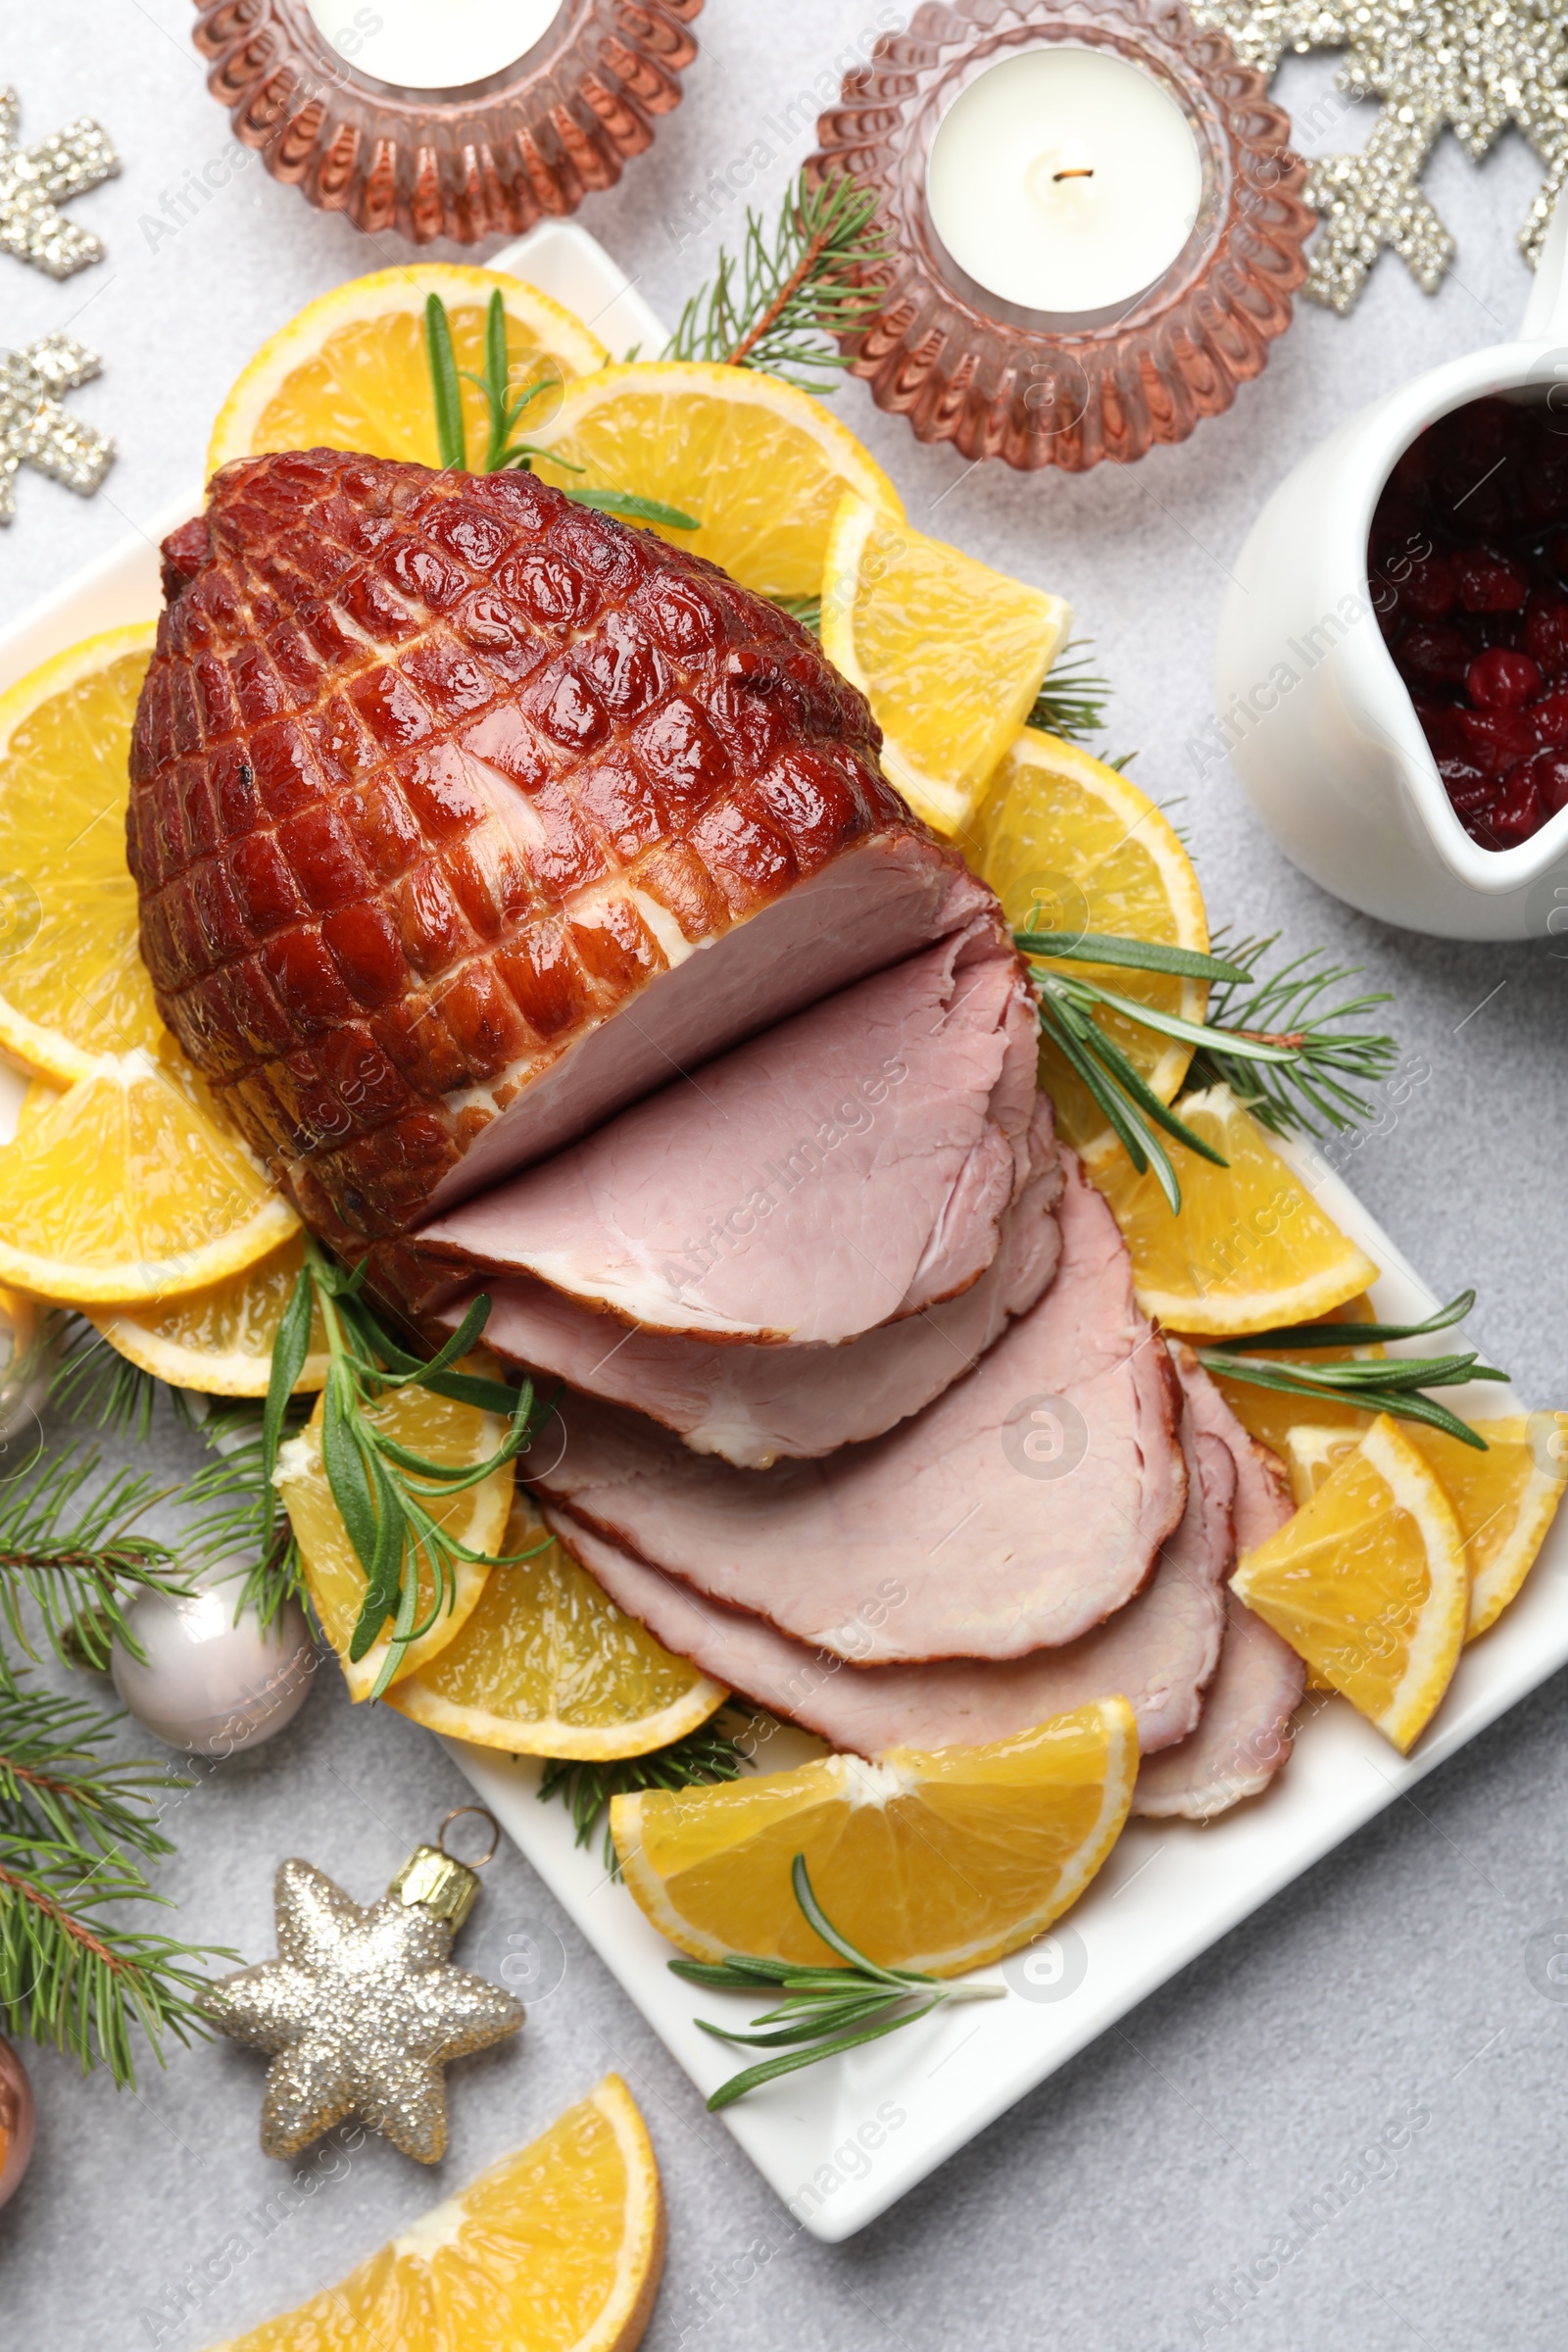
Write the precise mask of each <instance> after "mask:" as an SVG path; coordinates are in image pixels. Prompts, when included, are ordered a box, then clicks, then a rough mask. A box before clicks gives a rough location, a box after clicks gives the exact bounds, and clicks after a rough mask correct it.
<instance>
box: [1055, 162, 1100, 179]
mask: <svg viewBox="0 0 1568 2352" xmlns="http://www.w3.org/2000/svg"><path fill="white" fill-rule="evenodd" d="M1051 176H1052V178H1053V180H1058V179H1093V178H1094V176H1095V174H1094V171H1093V169H1092V167H1090V166H1088V165H1084V164H1080V165H1079V166H1078V167H1077V169H1076V170H1075V171H1072V172H1053V173H1052V174H1051Z"/></svg>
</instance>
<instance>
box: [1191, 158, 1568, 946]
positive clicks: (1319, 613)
mask: <svg viewBox="0 0 1568 2352" xmlns="http://www.w3.org/2000/svg"><path fill="white" fill-rule="evenodd" d="M1488 393H1503V394H1505V395H1512V396H1514V397H1515V398H1518V399H1522V400H1534V401H1537V402H1541V403H1545V402H1547V401H1548V400H1549V403H1550V406H1551V408H1552V410H1553V412H1554V413H1555V412H1557V411H1559V410H1560V412H1561V416H1562V429H1563V431H1564V433H1565V434H1568V193H1565V194H1564V195H1563V196H1561V197H1560V198H1559V199H1558V203H1557V208H1556V211H1555V213H1554V215H1553V217H1552V221H1551V226H1550V229H1549V230H1548V232H1547V236H1546V243H1545V250H1544V253H1543V255H1542V258H1541V266H1540V268H1539V269H1538V270H1537V272H1536V282H1535V284H1534V285H1533V287H1532V288H1531V291H1530V299H1529V301H1528V303H1527V304H1526V306H1525V314H1524V318H1523V319H1522V321H1521V323H1520V328H1519V336H1518V340H1517V341H1515V342H1512V343H1498V344H1496V345H1495V346H1494V347H1493V348H1492V349H1491V350H1490V351H1478V352H1472V353H1471V354H1470V355H1469V356H1468V357H1467V358H1464V359H1460V360H1450V361H1449V362H1448V363H1447V365H1446V367H1442V368H1433V369H1432V370H1431V371H1430V373H1428V374H1426V375H1420V376H1417V377H1416V378H1415V380H1414V381H1413V382H1411V383H1408V384H1405V385H1402V386H1401V387H1400V389H1399V390H1398V391H1397V392H1391V393H1389V394H1388V395H1387V396H1386V397H1385V398H1384V399H1382V400H1378V401H1374V402H1373V404H1372V406H1371V407H1370V408H1367V409H1363V410H1362V411H1361V413H1360V415H1359V416H1357V417H1351V419H1350V421H1349V422H1348V424H1343V425H1342V426H1341V427H1340V429H1339V431H1338V432H1336V433H1332V434H1331V435H1330V436H1329V438H1328V439H1327V440H1326V441H1324V442H1322V443H1321V444H1320V445H1319V446H1318V448H1316V449H1315V450H1314V451H1313V452H1312V454H1311V455H1310V457H1307V458H1304V459H1303V460H1302V462H1301V463H1300V465H1299V466H1297V467H1296V469H1295V471H1294V472H1293V473H1291V474H1289V475H1288V476H1287V477H1286V479H1285V480H1284V481H1283V482H1282V483H1281V484H1280V486H1279V488H1278V489H1277V490H1276V491H1275V493H1274V495H1273V497H1272V498H1271V499H1270V500H1269V503H1268V505H1267V506H1266V507H1265V508H1264V510H1263V512H1262V514H1261V515H1259V516H1258V519H1257V521H1256V522H1255V524H1254V525H1253V527H1252V530H1251V532H1250V535H1249V538H1248V540H1247V544H1246V546H1245V547H1244V548H1243V550H1242V553H1241V555H1240V557H1239V558H1238V560H1237V564H1236V577H1235V584H1234V585H1233V586H1232V587H1231V589H1230V590H1229V592H1228V593H1227V595H1226V599H1225V606H1224V612H1223V614H1222V616H1221V620H1220V630H1219V646H1218V653H1217V657H1216V666H1215V687H1216V701H1215V719H1214V721H1213V724H1212V726H1211V728H1210V729H1209V731H1208V733H1207V735H1206V736H1200V737H1198V738H1195V739H1194V742H1193V744H1192V745H1191V746H1190V747H1189V749H1190V751H1191V752H1192V755H1193V758H1194V760H1195V762H1196V764H1197V765H1198V766H1199V768H1200V769H1206V768H1208V767H1210V766H1212V765H1216V764H1217V763H1218V761H1219V760H1221V759H1222V758H1223V757H1224V755H1225V754H1226V753H1227V752H1228V753H1229V755H1230V758H1231V760H1232V762H1233V764H1234V766H1235V768H1236V772H1237V774H1238V775H1239V776H1240V778H1241V780H1242V784H1243V786H1244V788H1245V790H1246V792H1247V795H1248V798H1249V799H1250V801H1251V803H1252V806H1253V808H1254V809H1256V810H1257V812H1258V814H1259V816H1260V817H1261V818H1262V820H1263V822H1264V824H1265V825H1267V827H1268V829H1269V831H1270V832H1271V833H1272V834H1273V835H1274V838H1275V839H1276V841H1278V843H1279V844H1280V847H1281V848H1282V849H1283V850H1284V851H1285V852H1286V854H1287V855H1288V856H1289V857H1290V858H1294V859H1295V861H1296V863H1297V864H1298V865H1299V866H1300V868H1301V870H1302V871H1303V873H1307V874H1310V875H1311V877H1312V879H1313V881H1314V882H1320V883H1321V884H1322V885H1323V887H1324V889H1325V890H1331V891H1333V892H1334V893H1335V894H1336V896H1337V897H1339V898H1342V899H1346V900H1348V902H1349V904H1350V905H1351V906H1352V907H1360V908H1361V909H1362V910H1363V912H1365V913H1367V914H1375V915H1378V916H1381V917H1382V918H1383V919H1384V920H1385V921H1387V922H1391V923H1402V924H1404V925H1405V926H1406V927H1407V928H1408V929H1410V930H1412V931H1430V932H1436V933H1437V934H1438V935H1439V936H1440V937H1442V938H1446V939H1525V938H1533V937H1541V936H1544V935H1546V934H1548V933H1551V934H1556V935H1561V934H1563V933H1565V932H1568V809H1560V810H1559V811H1558V813H1557V814H1556V815H1555V816H1553V817H1551V818H1549V819H1548V820H1547V822H1546V823H1545V824H1544V825H1543V826H1542V828H1541V830H1540V832H1538V833H1536V834H1535V835H1533V836H1532V838H1531V839H1530V840H1529V841H1526V842H1521V843H1520V844H1519V845H1518V847H1517V848H1515V849H1510V850H1485V849H1482V848H1481V846H1480V845H1479V843H1476V842H1473V841H1472V840H1471V839H1470V837H1469V836H1468V834H1467V833H1466V832H1465V830H1464V828H1463V826H1462V825H1461V824H1460V822H1459V819H1458V817H1457V816H1456V815H1455V814H1454V812H1453V809H1451V807H1450V806H1449V803H1448V797H1447V794H1446V792H1445V791H1444V788H1443V779H1442V777H1441V776H1440V775H1439V774H1438V768H1437V761H1436V760H1435V759H1434V757H1433V754H1432V752H1431V749H1430V748H1429V746H1428V744H1427V740H1426V737H1425V736H1424V735H1423V733H1422V731H1421V722H1420V720H1419V719H1418V718H1417V717H1416V714H1415V708H1414V706H1413V704H1412V703H1411V701H1410V697H1409V695H1408V693H1407V692H1406V690H1405V686H1404V683H1403V681H1402V679H1401V678H1400V677H1399V674H1398V672H1397V669H1396V668H1395V666H1394V661H1393V657H1392V656H1391V654H1390V653H1389V650H1388V648H1387V646H1386V645H1385V644H1384V642H1383V636H1382V632H1381V630H1380V629H1379V627H1378V622H1377V614H1376V612H1375V611H1374V608H1373V601H1372V599H1373V595H1374V588H1373V584H1372V583H1371V582H1370V581H1369V579H1368V576H1367V533H1368V529H1369V527H1370V525H1371V521H1372V514H1373V510H1374V508H1375V507H1376V505H1377V502H1378V497H1379V494H1380V492H1381V491H1382V489H1383V486H1384V484H1385V483H1386V482H1387V480H1388V478H1389V475H1390V474H1391V473H1392V471H1393V470H1394V467H1395V466H1396V464H1397V461H1398V459H1399V457H1400V456H1401V454H1402V453H1403V452H1404V451H1405V450H1406V449H1407V448H1408V447H1409V445H1410V443H1411V442H1412V441H1413V440H1414V439H1415V437H1416V435H1417V434H1418V433H1420V432H1421V431H1423V430H1424V429H1425V427H1426V426H1427V425H1429V424H1431V423H1432V422H1433V421H1434V419H1435V418H1437V417H1443V416H1446V415H1447V413H1448V412H1449V410H1451V409H1457V408H1462V407H1463V406H1464V404H1465V403H1466V402H1467V401H1472V400H1479V399H1480V398H1482V397H1483V395H1485V394H1488ZM1563 520H1564V523H1565V524H1568V515H1564V517H1563Z"/></svg>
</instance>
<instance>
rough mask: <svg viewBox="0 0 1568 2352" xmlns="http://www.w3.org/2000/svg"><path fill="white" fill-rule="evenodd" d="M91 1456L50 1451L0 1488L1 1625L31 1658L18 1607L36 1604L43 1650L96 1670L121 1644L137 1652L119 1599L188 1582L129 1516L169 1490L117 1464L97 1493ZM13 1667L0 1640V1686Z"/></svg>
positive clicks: (176, 1589) (179, 1588) (177, 1589)
mask: <svg viewBox="0 0 1568 2352" xmlns="http://www.w3.org/2000/svg"><path fill="white" fill-rule="evenodd" d="M98 1466H99V1464H98V1455H97V1454H96V1453H95V1452H89V1453H85V1454H79V1455H78V1454H74V1453H71V1452H67V1453H64V1454H60V1455H57V1456H56V1457H55V1459H54V1460H52V1461H47V1462H44V1463H43V1464H41V1465H40V1466H39V1467H37V1468H35V1469H34V1470H33V1471H31V1472H30V1473H29V1474H28V1475H27V1476H25V1478H21V1479H18V1480H17V1481H16V1482H15V1483H14V1484H13V1485H12V1487H11V1488H10V1489H8V1490H7V1489H0V1627H3V1628H4V1629H5V1630H6V1631H8V1632H9V1633H10V1634H11V1636H12V1638H13V1640H14V1641H15V1642H17V1643H18V1645H19V1646H20V1647H21V1648H22V1649H23V1650H24V1651H25V1652H26V1654H27V1655H28V1656H29V1657H31V1656H35V1655H36V1654H37V1653H36V1652H35V1651H34V1649H33V1647H32V1643H31V1642H30V1640H29V1638H28V1633H27V1629H26V1626H25V1623H24V1619H23V1613H22V1601H23V1597H24V1595H25V1596H26V1597H27V1598H29V1599H30V1600H31V1601H32V1603H33V1606H34V1607H35V1609H36V1611H37V1614H38V1619H39V1622H40V1623H41V1625H42V1627H43V1631H44V1634H45V1636H46V1638H47V1640H48V1642H49V1645H50V1647H51V1648H52V1649H53V1650H54V1652H55V1654H56V1655H57V1656H58V1657H60V1658H62V1659H64V1660H65V1661H66V1663H67V1664H68V1665H78V1664H79V1665H86V1666H89V1667H92V1668H93V1669H95V1670H96V1671H98V1672H104V1671H106V1670H107V1668H108V1665H109V1646H110V1643H111V1642H113V1641H115V1640H117V1639H118V1640H119V1641H121V1642H123V1643H124V1644H125V1646H126V1648H127V1649H129V1650H130V1651H131V1652H132V1653H133V1654H134V1655H136V1656H138V1657H139V1656H140V1654H141V1652H140V1649H139V1648H138V1646H137V1643H136V1641H135V1638H134V1636H133V1635H132V1633H131V1630H130V1627H129V1625H128V1623H127V1622H126V1618H125V1613H124V1605H125V1601H126V1600H127V1598H129V1597H130V1596H131V1595H132V1594H133V1593H136V1592H138V1591H149V1590H151V1591H155V1592H161V1593H182V1592H185V1591H188V1589H189V1579H188V1577H187V1576H186V1574H185V1572H184V1571H183V1570H182V1569H181V1567H180V1565H179V1563H178V1561H177V1560H176V1559H175V1557H174V1555H173V1553H172V1551H171V1550H170V1548H169V1546H168V1545H167V1544H161V1543H159V1542H157V1541H156V1539H155V1538H153V1537H151V1536H144V1535H138V1534H137V1533H136V1532H135V1522H136V1521H137V1520H138V1519H140V1518H141V1517H142V1516H143V1514H144V1513H145V1512H146V1511H148V1510H149V1509H150V1508H151V1506H152V1505H153V1504H154V1503H155V1502H161V1501H163V1500H164V1499H165V1497H166V1495H167V1494H168V1493H169V1490H168V1489H159V1488H155V1487H154V1486H153V1484H152V1482H151V1480H150V1479H146V1478H142V1477H139V1476H137V1475H136V1474H135V1473H133V1472H131V1471H129V1470H118V1471H116V1472H115V1473H114V1474H113V1475H112V1476H111V1477H109V1478H108V1479H106V1480H105V1481H104V1483H103V1484H102V1485H101V1486H98V1487H97V1488H96V1490H95V1491H94V1489H93V1481H94V1479H95V1478H96V1475H97V1471H98ZM11 1678H12V1669H11V1665H10V1661H9V1658H8V1656H7V1653H6V1651H5V1648H4V1646H3V1645H0V1688H4V1687H5V1686H6V1685H7V1684H9V1683H10V1681H11Z"/></svg>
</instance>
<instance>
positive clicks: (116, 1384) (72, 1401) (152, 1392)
mask: <svg viewBox="0 0 1568 2352" xmlns="http://www.w3.org/2000/svg"><path fill="white" fill-rule="evenodd" d="M66 1321H67V1318H66V1317H64V1316H61V1317H59V1318H58V1322H60V1323H64V1322H66ZM160 1397H167V1399H168V1400H169V1403H170V1405H171V1406H172V1410H173V1413H174V1416H175V1418H176V1420H180V1421H184V1422H186V1423H188V1422H189V1420H190V1417H191V1416H190V1406H189V1404H188V1402H187V1400H186V1398H185V1396H184V1394H183V1392H182V1391H181V1390H179V1389H171V1388H167V1387H166V1386H165V1384H164V1383H163V1382H162V1381H161V1380H156V1379H155V1378H154V1377H153V1375H152V1373H151V1372H144V1371H143V1370H142V1368H141V1366H140V1365H139V1364H133V1363H131V1362H129V1361H128V1359H127V1358H126V1357H124V1356H123V1355H122V1354H120V1352H119V1351H118V1349H116V1348H111V1346H110V1345H109V1342H108V1341H107V1340H106V1339H105V1338H104V1337H103V1335H102V1334H101V1333H100V1332H97V1331H95V1330H94V1329H93V1327H92V1325H91V1324H90V1323H88V1322H86V1321H85V1320H84V1319H81V1318H71V1327H70V1328H68V1330H67V1332H66V1338H65V1346H64V1348H62V1350H61V1353H60V1357H59V1360H58V1361H57V1363H56V1365H55V1368H54V1372H53V1374H52V1376H51V1378H50V1383H49V1402H50V1405H51V1407H52V1408H53V1409H54V1410H55V1411H56V1412H58V1413H64V1414H65V1416H66V1418H67V1419H68V1420H70V1421H75V1422H78V1423H80V1424H82V1425H83V1426H85V1427H87V1428H91V1429H96V1430H100V1431H102V1432H103V1433H104V1434H106V1435H113V1436H115V1437H123V1438H129V1439H130V1440H131V1441H132V1442H133V1443H134V1444H136V1445H140V1444H141V1443H142V1442H143V1441H144V1440H145V1438H146V1437H147V1435H148V1432H149V1431H150V1430H151V1428H152V1420H153V1408H154V1406H155V1405H156V1404H157V1402H158V1400H159V1398H160Z"/></svg>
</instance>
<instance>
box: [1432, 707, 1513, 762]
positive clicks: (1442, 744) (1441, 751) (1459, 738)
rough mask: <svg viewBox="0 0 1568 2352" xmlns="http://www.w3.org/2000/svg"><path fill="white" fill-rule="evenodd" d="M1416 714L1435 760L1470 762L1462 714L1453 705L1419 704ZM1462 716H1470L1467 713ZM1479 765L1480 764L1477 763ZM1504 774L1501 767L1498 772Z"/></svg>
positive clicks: (1470, 756)
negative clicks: (1462, 724) (1461, 724)
mask: <svg viewBox="0 0 1568 2352" xmlns="http://www.w3.org/2000/svg"><path fill="white" fill-rule="evenodd" d="M1415 714H1416V716H1417V718H1418V719H1419V720H1420V721H1421V732H1422V734H1423V735H1424V736H1425V737H1426V739H1427V741H1428V743H1429V744H1430V745H1431V746H1432V757H1433V759H1434V760H1470V759H1471V758H1472V754H1471V751H1470V748H1469V745H1468V744H1467V743H1466V741H1465V738H1464V736H1463V735H1462V734H1461V732H1460V729H1459V720H1460V716H1461V713H1460V712H1459V711H1456V710H1455V709H1454V707H1453V705H1452V704H1451V703H1417V704H1416V707H1415ZM1462 715H1464V716H1469V715H1470V713H1468V712H1465V713H1463V714H1462ZM1477 764H1480V763H1479V762H1477ZM1496 772H1497V773H1498V774H1499V775H1500V774H1501V772H1502V769H1501V767H1500V766H1499V767H1498V769H1497V771H1496Z"/></svg>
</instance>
